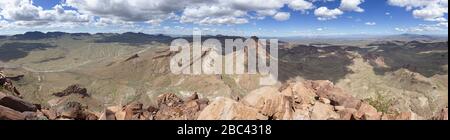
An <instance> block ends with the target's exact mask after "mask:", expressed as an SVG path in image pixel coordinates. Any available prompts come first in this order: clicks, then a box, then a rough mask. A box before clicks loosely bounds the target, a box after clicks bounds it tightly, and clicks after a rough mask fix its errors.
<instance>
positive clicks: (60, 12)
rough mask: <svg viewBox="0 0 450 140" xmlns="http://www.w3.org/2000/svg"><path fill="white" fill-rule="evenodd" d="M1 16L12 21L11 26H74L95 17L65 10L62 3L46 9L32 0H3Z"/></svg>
mask: <svg viewBox="0 0 450 140" xmlns="http://www.w3.org/2000/svg"><path fill="white" fill-rule="evenodd" d="M0 16H1V17H3V18H4V19H5V20H8V21H10V23H9V27H14V26H43V25H54V24H55V25H56V24H57V25H60V26H63V25H67V26H74V25H76V24H85V23H89V22H91V21H92V20H93V17H91V16H88V15H83V14H80V13H78V12H77V11H75V10H65V9H64V7H63V6H62V5H56V6H54V7H53V8H52V9H49V10H44V9H43V8H42V7H40V6H35V5H33V1H31V0H2V1H1V2H0Z"/></svg>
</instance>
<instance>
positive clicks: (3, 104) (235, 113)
mask: <svg viewBox="0 0 450 140" xmlns="http://www.w3.org/2000/svg"><path fill="white" fill-rule="evenodd" d="M5 78H6V77H5V76H2V80H5ZM8 85H9V86H10V85H11V84H8ZM75 93H76V94H79V95H77V98H79V99H80V100H81V101H80V102H87V101H86V100H89V99H88V98H89V96H87V95H88V94H87V93H86V89H85V88H81V87H79V86H77V85H73V86H69V87H68V88H67V89H65V90H64V91H62V92H57V93H54V95H55V94H56V95H55V96H58V97H60V98H63V97H65V96H69V95H70V94H75ZM80 102H76V101H67V102H64V101H60V102H57V103H56V104H55V105H54V106H53V107H45V106H42V105H39V104H33V103H30V102H28V101H25V100H23V99H21V98H19V97H17V95H15V94H12V95H8V94H7V93H3V92H0V119H1V120H422V119H426V118H424V117H422V116H419V115H417V114H415V113H413V112H411V111H410V112H397V113H384V112H381V111H379V110H377V109H376V108H375V107H374V106H372V105H370V104H369V103H368V102H367V101H363V100H359V99H357V98H355V97H353V96H351V95H350V94H348V93H346V92H344V91H343V90H342V89H341V88H338V87H336V86H335V85H334V84H333V83H332V82H331V81H326V80H322V81H321V80H317V81H310V80H307V81H290V82H288V83H286V84H283V85H281V86H265V87H261V88H258V89H256V90H253V91H251V92H249V93H248V94H247V95H246V96H244V97H243V98H242V99H239V100H235V99H232V98H228V97H217V98H215V99H214V100H212V101H210V100H208V99H207V98H200V97H199V95H198V94H197V93H194V94H192V95H190V96H188V97H185V98H180V97H178V96H177V95H176V94H173V93H166V94H161V95H160V96H158V97H157V104H156V106H152V105H150V106H144V104H143V103H141V102H137V101H135V102H131V103H128V104H126V105H123V106H108V107H105V108H104V109H102V110H101V111H93V110H91V109H90V108H89V106H87V105H84V104H82V103H80ZM431 119H433V120H448V107H446V108H443V109H442V110H441V111H440V112H439V113H437V114H435V116H433V117H432V118H431Z"/></svg>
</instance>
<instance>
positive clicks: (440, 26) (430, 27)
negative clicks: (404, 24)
mask: <svg viewBox="0 0 450 140" xmlns="http://www.w3.org/2000/svg"><path fill="white" fill-rule="evenodd" d="M394 30H396V31H399V32H406V33H421V32H436V31H439V32H441V31H448V23H447V22H441V23H437V24H420V25H419V26H414V27H409V28H399V27H397V28H394Z"/></svg>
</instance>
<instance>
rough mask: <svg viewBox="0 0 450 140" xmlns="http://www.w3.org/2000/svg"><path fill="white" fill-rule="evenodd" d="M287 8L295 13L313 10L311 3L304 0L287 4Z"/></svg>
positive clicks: (296, 0)
mask: <svg viewBox="0 0 450 140" xmlns="http://www.w3.org/2000/svg"><path fill="white" fill-rule="evenodd" d="M288 6H289V8H291V9H293V10H296V11H305V10H309V9H313V8H314V5H313V3H311V2H309V1H305V0H292V1H291V2H289V4H288Z"/></svg>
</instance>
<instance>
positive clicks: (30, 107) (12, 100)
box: [0, 92, 37, 112]
mask: <svg viewBox="0 0 450 140" xmlns="http://www.w3.org/2000/svg"><path fill="white" fill-rule="evenodd" d="M0 105H2V106H4V107H8V108H10V109H13V110H16V111H19V112H25V111H37V107H36V105H34V104H31V103H29V102H26V101H25V100H23V99H20V98H18V97H14V96H9V95H6V94H4V93H2V92H0Z"/></svg>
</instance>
